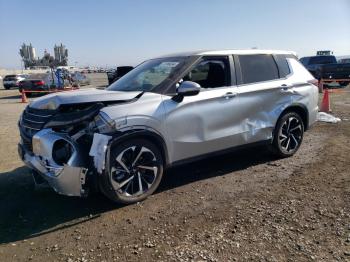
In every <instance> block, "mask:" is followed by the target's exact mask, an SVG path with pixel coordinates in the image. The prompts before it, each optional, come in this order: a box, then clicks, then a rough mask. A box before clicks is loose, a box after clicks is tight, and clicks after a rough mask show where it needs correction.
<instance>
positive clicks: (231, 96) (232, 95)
mask: <svg viewBox="0 0 350 262" xmlns="http://www.w3.org/2000/svg"><path fill="white" fill-rule="evenodd" d="M236 96H237V93H232V92H227V93H226V94H224V95H223V97H224V98H225V99H230V98H233V97H236Z"/></svg>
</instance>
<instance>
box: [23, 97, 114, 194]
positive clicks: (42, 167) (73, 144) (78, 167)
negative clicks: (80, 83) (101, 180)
mask: <svg viewBox="0 0 350 262" xmlns="http://www.w3.org/2000/svg"><path fill="white" fill-rule="evenodd" d="M104 106H105V105H104V104H103V103H90V104H89V103H85V104H75V105H62V106H60V107H59V108H57V109H54V110H49V109H35V108H31V107H30V106H28V107H27V108H26V109H25V111H24V112H23V114H22V116H21V119H20V121H19V129H20V134H21V142H20V143H19V145H18V151H19V155H20V157H21V159H22V160H23V161H24V163H25V164H26V165H27V166H28V167H30V168H31V169H32V170H33V177H34V181H35V182H36V183H40V184H41V182H45V183H46V184H48V185H49V186H50V187H52V188H53V189H54V190H55V191H56V192H57V193H60V194H63V195H68V196H86V195H87V194H88V191H89V189H90V188H91V187H90V185H89V183H90V181H93V180H94V176H95V173H96V171H97V167H98V169H99V172H102V170H103V168H104V166H103V165H104V154H103V153H104V151H103V145H102V146H101V141H102V142H103V143H108V140H109V139H107V140H106V139H101V136H102V137H104V138H105V137H107V138H108V137H109V136H107V135H102V134H99V133H108V132H112V131H114V126H113V122H108V119H106V116H105V115H104V114H103V112H100V109H101V108H103V107H104ZM97 135H100V136H97ZM94 137H95V141H94ZM93 144H94V146H93V147H92V145H93ZM98 145H99V146H98ZM100 148H102V151H101V149H100ZM91 149H93V150H91ZM90 151H91V153H92V154H90V155H89V152H90ZM101 152H102V153H101ZM101 158H102V159H103V160H101ZM94 162H95V165H94Z"/></svg>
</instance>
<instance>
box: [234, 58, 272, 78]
mask: <svg viewBox="0 0 350 262" xmlns="http://www.w3.org/2000/svg"><path fill="white" fill-rule="evenodd" d="M238 59H239V63H240V67H241V73H242V82H243V84H250V83H257V82H263V81H269V80H274V79H278V78H279V75H278V68H277V64H276V62H275V60H274V58H273V56H272V55H269V54H257V55H238Z"/></svg>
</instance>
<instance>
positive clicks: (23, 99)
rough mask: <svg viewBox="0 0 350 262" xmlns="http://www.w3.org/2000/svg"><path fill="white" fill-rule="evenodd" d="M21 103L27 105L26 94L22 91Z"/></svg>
mask: <svg viewBox="0 0 350 262" xmlns="http://www.w3.org/2000/svg"><path fill="white" fill-rule="evenodd" d="M22 103H28V99H27V96H26V92H25V91H24V90H22Z"/></svg>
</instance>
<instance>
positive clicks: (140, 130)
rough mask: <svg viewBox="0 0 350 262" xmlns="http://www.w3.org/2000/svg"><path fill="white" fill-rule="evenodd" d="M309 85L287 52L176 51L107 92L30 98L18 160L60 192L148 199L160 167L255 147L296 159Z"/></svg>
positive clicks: (313, 100)
mask: <svg viewBox="0 0 350 262" xmlns="http://www.w3.org/2000/svg"><path fill="white" fill-rule="evenodd" d="M317 102H318V89H317V86H316V84H315V79H314V78H313V77H312V75H311V74H310V73H309V72H308V71H307V70H306V69H305V68H304V67H303V66H302V65H301V64H300V63H299V62H298V59H297V58H296V56H295V54H294V53H292V52H285V51H266V50H226V51H210V52H192V53H182V54H176V55H170V56H164V57H161V58H156V59H151V60H148V61H145V62H143V63H142V64H140V65H139V66H137V67H136V68H135V69H133V70H132V71H130V72H129V73H128V74H126V75H125V76H123V77H122V78H121V79H119V80H118V81H117V82H115V83H113V84H112V85H111V86H109V87H108V88H107V89H106V90H98V89H83V90H79V91H74V92H61V93H56V94H51V95H47V96H44V97H42V98H39V99H37V100H35V101H33V102H32V103H31V104H29V106H27V108H26V109H25V111H24V112H23V114H22V115H21V118H20V121H19V129H20V134H21V142H20V144H19V147H18V148H19V155H20V157H21V158H22V159H23V161H24V162H25V163H26V164H27V165H28V166H29V167H30V168H31V169H32V170H33V177H34V180H35V181H36V183H44V184H47V185H49V186H50V187H52V188H53V189H55V190H56V191H57V192H58V193H60V194H64V195H71V196H86V195H87V194H88V193H89V192H91V191H92V190H100V191H102V192H103V193H104V194H105V195H106V196H107V197H109V198H110V199H112V200H113V201H116V202H121V203H133V202H137V201H141V200H143V199H145V198H146V197H147V196H149V195H150V194H152V193H153V192H154V191H155V190H156V189H157V187H158V185H159V183H160V181H161V178H162V175H163V172H164V170H165V169H166V168H167V167H170V166H174V165H176V164H179V163H184V162H188V161H193V160H194V159H199V158H202V157H208V156H209V155H211V154H213V153H215V154H217V153H219V152H227V151H228V150H231V149H234V148H237V147H239V148H241V146H243V145H248V144H253V143H266V144H267V145H269V147H270V148H271V149H272V150H273V152H274V153H276V154H277V155H279V156H281V157H288V156H291V155H293V154H294V153H295V152H296V151H297V150H298V148H299V147H300V144H301V142H302V140H303V133H304V131H305V130H307V129H308V128H309V127H310V126H311V125H312V124H313V123H314V122H315V120H316V114H317V111H318V106H317Z"/></svg>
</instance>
